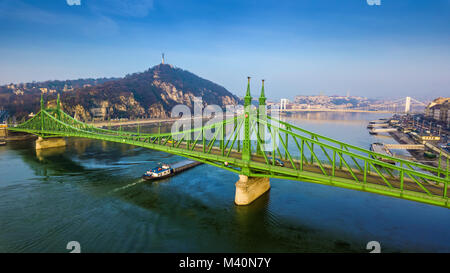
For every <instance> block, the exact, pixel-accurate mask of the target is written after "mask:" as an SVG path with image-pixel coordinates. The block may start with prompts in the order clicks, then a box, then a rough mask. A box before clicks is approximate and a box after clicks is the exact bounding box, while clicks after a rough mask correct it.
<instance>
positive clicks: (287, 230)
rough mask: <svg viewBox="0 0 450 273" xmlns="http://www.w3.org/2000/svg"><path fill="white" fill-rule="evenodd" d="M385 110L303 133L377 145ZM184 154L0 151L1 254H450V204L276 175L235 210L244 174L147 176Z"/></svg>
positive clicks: (302, 118) (315, 125)
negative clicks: (75, 247) (375, 126)
mask: <svg viewBox="0 0 450 273" xmlns="http://www.w3.org/2000/svg"><path fill="white" fill-rule="evenodd" d="M381 117H387V115H379V114H377V115H376V114H365V113H302V114H299V115H295V116H290V117H286V119H287V120H288V121H289V122H291V123H295V124H297V125H299V126H301V127H302V128H305V129H307V130H311V131H313V132H317V133H320V134H323V135H325V136H329V137H332V138H334V139H337V140H341V141H344V142H347V143H350V144H354V145H357V146H360V147H364V148H368V147H369V145H370V144H371V143H372V142H385V143H395V141H394V140H392V139H390V138H388V137H384V138H380V137H374V136H371V135H369V134H368V132H367V129H366V125H367V124H368V121H370V120H373V119H377V118H381ZM180 160H182V158H181V157H178V156H173V155H170V154H166V153H163V152H157V151H152V150H149V149H145V148H139V147H134V146H129V145H122V144H117V143H108V142H104V141H95V140H86V139H69V140H68V146H67V147H66V148H62V149H57V150H52V151H45V152H40V153H36V151H35V150H34V148H33V143H32V142H10V143H8V145H7V146H2V147H0V252H69V250H67V249H66V245H67V243H68V242H69V241H78V242H79V243H80V245H81V251H82V252H368V250H366V244H367V242H369V241H378V242H380V244H381V251H382V252H450V230H449V228H448V226H449V224H450V212H449V210H448V209H446V208H441V207H434V206H430V205H425V204H421V203H415V202H411V201H406V200H400V199H395V198H391V197H386V196H381V195H375V194H371V193H365V192H359V191H352V190H347V189H341V188H335V187H330V186H324V185H318V184H311V183H305V182H295V181H287V180H279V179H271V186H272V188H271V190H270V191H269V193H268V194H265V195H264V196H262V197H261V198H259V199H258V200H257V201H256V202H254V203H253V204H251V205H250V206H245V207H238V206H235V205H234V202H233V201H234V183H235V182H236V181H237V180H238V177H237V175H236V174H234V173H231V172H228V171H226V170H223V169H219V168H216V167H213V166H208V165H200V166H198V167H196V168H194V169H191V170H188V171H186V172H184V173H181V174H179V175H177V176H174V177H171V178H168V179H166V180H162V181H160V182H153V183H152V182H144V181H142V180H141V179H140V176H141V175H142V173H143V172H144V171H146V170H147V169H149V168H151V167H153V166H155V165H156V164H157V163H159V162H168V163H173V162H177V161H180Z"/></svg>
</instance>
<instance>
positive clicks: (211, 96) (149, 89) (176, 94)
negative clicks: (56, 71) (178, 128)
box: [0, 64, 239, 121]
mask: <svg viewBox="0 0 450 273" xmlns="http://www.w3.org/2000/svg"><path fill="white" fill-rule="evenodd" d="M96 82H97V81H96ZM3 89H4V90H5V91H2V90H3ZM3 89H2V88H1V87H0V103H1V104H3V105H0V106H3V107H4V108H6V109H9V108H11V109H9V111H10V114H11V115H16V116H17V118H19V119H20V118H25V117H26V116H27V115H28V114H29V113H31V112H34V113H36V112H37V111H39V99H40V95H41V92H40V91H39V89H36V90H38V91H37V92H31V91H30V92H28V91H27V92H26V94H24V95H20V96H19V95H14V94H12V93H11V92H10V90H9V89H8V88H7V87H4V88H3ZM33 90H34V89H33ZM3 93H4V94H3ZM10 93H11V94H10ZM57 93H61V101H62V103H63V109H64V111H65V112H66V113H68V114H70V115H71V116H75V117H76V118H77V119H79V120H84V121H86V120H92V119H93V118H98V119H115V118H130V119H133V118H143V117H146V118H165V117H168V116H170V113H171V110H172V108H173V107H174V106H175V105H178V104H183V105H186V106H188V107H189V108H191V109H192V107H193V104H194V97H202V99H203V104H204V105H210V104H216V105H219V106H221V107H225V106H226V105H235V104H237V103H238V102H239V99H238V98H237V97H236V96H234V95H233V94H232V93H230V92H229V91H228V90H227V89H225V88H224V87H222V86H220V85H218V84H215V83H213V82H211V81H209V80H206V79H203V78H200V77H198V76H196V75H194V74H192V73H191V72H188V71H186V70H183V69H180V68H174V67H173V66H171V65H169V64H159V65H156V66H154V67H152V68H150V69H148V70H147V71H144V72H141V73H134V74H131V75H127V76H125V77H124V78H116V79H110V80H108V81H98V84H97V85H85V86H84V87H77V88H74V89H73V90H71V91H66V92H62V91H61V92H59V91H56V92H54V93H51V94H50V93H46V94H44V97H45V100H47V101H49V102H50V103H53V104H54V100H55V99H56V95H57ZM2 95H4V96H5V98H3V97H2ZM6 96H7V97H6ZM14 107H15V108H14ZM13 108H14V109H19V110H20V111H18V110H14V109H13Z"/></svg>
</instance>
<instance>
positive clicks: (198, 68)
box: [0, 0, 450, 99]
mask: <svg viewBox="0 0 450 273" xmlns="http://www.w3.org/2000/svg"><path fill="white" fill-rule="evenodd" d="M77 1H78V0H51V1H43V0H39V1H38V0H35V1H32V0H0V35H1V36H0V37H2V38H1V43H0V84H6V83H10V82H15V83H16V82H29V81H33V80H36V81H41V80H49V79H75V78H85V77H104V76H106V77H111V76H124V75H126V74H127V73H133V72H139V71H144V70H146V69H148V68H149V67H152V66H153V65H156V64H158V63H159V62H160V58H161V52H165V54H166V61H167V62H168V63H170V64H173V65H175V66H177V67H180V68H183V69H187V70H189V71H191V72H193V73H195V74H197V75H199V76H201V77H204V78H206V79H209V80H212V81H214V82H216V83H219V84H221V85H223V86H225V87H226V88H227V89H229V90H230V91H231V92H233V93H235V94H237V95H242V94H244V92H245V85H246V77H247V76H248V75H249V76H252V77H253V80H252V92H253V93H254V95H257V93H259V89H260V79H262V78H264V79H266V94H267V95H268V96H269V97H271V98H281V97H287V98H292V97H293V96H295V95H302V94H303V95H314V94H319V93H323V94H329V95H332V94H342V95H345V94H346V93H347V92H349V93H350V94H351V95H361V96H368V97H396V98H397V97H403V96H406V95H410V96H413V97H415V98H418V99H422V98H427V97H429V98H433V97H436V96H450V0H432V1H426V0H381V5H380V6H370V5H368V4H367V2H366V0H297V1H282V0H279V1H265V0H258V1H247V0H239V1H237V0H228V1H225V0H223V1H219V0H217V1H216V0H207V1H191V0H141V1H136V0H132V1H121V0H81V1H80V2H81V5H69V4H68V2H70V3H72V2H77Z"/></svg>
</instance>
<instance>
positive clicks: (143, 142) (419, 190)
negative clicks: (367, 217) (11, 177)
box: [9, 83, 450, 208]
mask: <svg viewBox="0 0 450 273" xmlns="http://www.w3.org/2000/svg"><path fill="white" fill-rule="evenodd" d="M265 100H266V99H265V96H264V83H263V88H262V91H261V96H260V99H259V102H260V105H259V107H257V109H255V107H252V106H251V103H250V102H251V96H250V83H249V84H248V87H247V94H246V96H245V104H244V114H241V115H234V116H233V117H229V118H226V119H225V120H223V121H220V122H217V123H213V124H210V125H204V126H202V127H200V128H193V129H189V130H183V131H178V132H169V133H157V134H145V133H141V132H139V130H138V131H137V132H129V131H122V130H109V129H102V128H96V127H94V126H92V125H88V124H86V123H83V122H81V121H78V120H76V119H74V118H72V117H71V116H70V115H68V114H66V113H65V112H63V111H62V110H61V106H60V101H59V96H58V100H57V106H56V108H46V107H44V103H43V100H42V99H41V110H40V111H39V112H38V113H37V114H36V115H35V116H34V117H32V118H31V119H29V120H27V121H25V122H24V123H22V124H20V125H17V126H16V127H11V128H9V129H10V130H12V131H21V132H27V133H31V134H35V135H38V136H40V137H42V138H51V137H80V138H90V139H98V140H104V141H110V142H117V143H123V144H129V145H135V146H140V147H145V148H149V149H153V150H158V151H163V152H167V153H171V154H175V155H179V156H183V157H187V158H191V159H193V160H196V161H200V162H203V163H206V164H209V165H213V166H216V167H219V168H222V169H226V170H228V171H231V172H234V173H237V174H243V175H247V176H250V177H270V178H279V179H288V180H295V181H304V182H311V183H318V184H324V185H329V186H336V187H341V188H347V189H353V190H359V191H366V192H371V193H375V194H382V195H387V196H391V197H396V198H401V199H407V200H412V201H417V202H422V203H426V204H431V205H437V206H442V207H447V208H449V207H450V205H449V200H448V199H449V198H448V186H449V181H450V179H449V170H448V166H449V162H448V159H447V164H446V166H447V167H446V169H445V170H444V169H442V168H441V167H433V166H428V165H424V164H420V163H417V162H413V161H408V160H404V159H400V158H395V157H391V156H388V155H385V154H378V153H375V152H372V151H370V150H367V149H363V148H360V147H357V146H354V145H350V144H347V143H344V142H341V141H337V140H334V139H332V138H330V137H326V136H322V135H319V134H316V133H313V132H310V131H307V130H305V129H302V128H300V127H298V126H295V125H293V124H289V123H287V122H284V121H282V120H280V119H277V118H274V117H271V116H269V115H267V114H266V107H265ZM207 132H209V133H210V137H209V138H207V137H205V135H206V133H207ZM440 160H441V159H440ZM386 161H388V162H391V163H388V162H386ZM439 166H442V165H441V164H439Z"/></svg>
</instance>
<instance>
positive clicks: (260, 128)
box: [256, 80, 267, 155]
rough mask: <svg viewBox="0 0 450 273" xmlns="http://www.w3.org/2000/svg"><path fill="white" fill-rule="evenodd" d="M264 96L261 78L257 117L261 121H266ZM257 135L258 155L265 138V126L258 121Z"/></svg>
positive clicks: (261, 151) (260, 152) (260, 153)
mask: <svg viewBox="0 0 450 273" xmlns="http://www.w3.org/2000/svg"><path fill="white" fill-rule="evenodd" d="M266 99H267V98H266V96H265V94H264V80H262V87H261V95H260V96H259V105H258V113H257V116H258V119H259V120H262V121H267V116H266V115H267V110H266ZM258 137H259V140H260V141H258V140H257V142H256V143H257V147H256V153H257V154H258V155H262V153H263V150H262V149H263V147H262V145H264V140H265V126H264V124H261V123H260V122H258Z"/></svg>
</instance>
